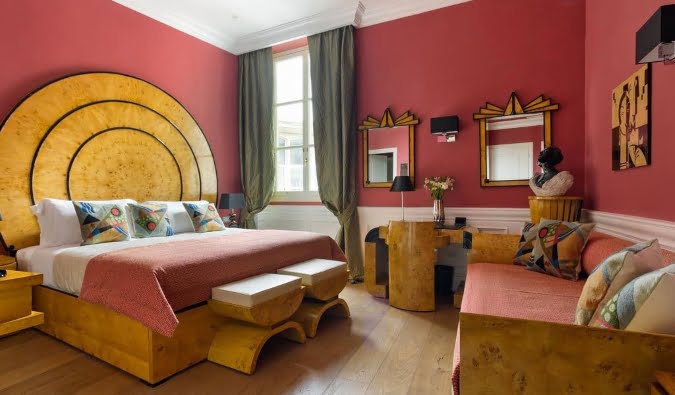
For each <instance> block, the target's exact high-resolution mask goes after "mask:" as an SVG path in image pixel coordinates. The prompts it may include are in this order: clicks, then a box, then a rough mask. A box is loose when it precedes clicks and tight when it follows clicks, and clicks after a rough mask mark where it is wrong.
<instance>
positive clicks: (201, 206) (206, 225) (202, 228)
mask: <svg viewBox="0 0 675 395" xmlns="http://www.w3.org/2000/svg"><path fill="white" fill-rule="evenodd" d="M183 205H184V206H185V210H186V211H187V212H188V215H189V216H190V218H191V219H192V225H194V227H195V232H197V233H204V232H214V231H217V230H225V224H223V220H222V219H221V218H220V215H219V214H218V210H217V209H216V206H214V205H213V203H183Z"/></svg>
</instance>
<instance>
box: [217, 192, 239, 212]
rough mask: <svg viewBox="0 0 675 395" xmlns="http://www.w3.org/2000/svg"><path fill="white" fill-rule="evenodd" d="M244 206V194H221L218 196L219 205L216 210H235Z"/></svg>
mask: <svg viewBox="0 0 675 395" xmlns="http://www.w3.org/2000/svg"><path fill="white" fill-rule="evenodd" d="M245 206H246V204H245V203H244V194H243V193H221V194H220V204H219V205H218V208H220V209H224V208H229V209H235V208H244V207H245Z"/></svg>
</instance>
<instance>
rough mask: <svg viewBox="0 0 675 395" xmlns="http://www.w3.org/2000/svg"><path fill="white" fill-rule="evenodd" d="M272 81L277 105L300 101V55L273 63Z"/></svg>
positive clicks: (301, 81) (301, 83)
mask: <svg viewBox="0 0 675 395" xmlns="http://www.w3.org/2000/svg"><path fill="white" fill-rule="evenodd" d="M274 70H275V75H274V81H275V83H276V87H277V103H285V102H289V101H293V100H301V99H302V89H303V87H304V84H303V80H302V55H298V56H294V57H292V58H285V59H282V60H278V61H276V62H275V63H274Z"/></svg>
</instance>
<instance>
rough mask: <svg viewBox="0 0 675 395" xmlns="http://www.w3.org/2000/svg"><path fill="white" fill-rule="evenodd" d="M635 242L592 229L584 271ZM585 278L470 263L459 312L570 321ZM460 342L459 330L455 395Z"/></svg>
mask: <svg viewBox="0 0 675 395" xmlns="http://www.w3.org/2000/svg"><path fill="white" fill-rule="evenodd" d="M633 244H635V243H634V242H630V241H626V240H622V239H619V238H616V237H612V236H608V235H605V234H602V233H598V232H594V233H593V234H591V237H590V238H589V240H588V243H587V244H586V248H585V249H584V251H583V254H582V267H583V269H584V272H586V273H589V272H591V271H592V270H593V269H594V268H595V267H596V266H597V265H599V264H600V263H602V262H603V261H604V260H605V259H606V258H607V257H608V256H610V255H611V254H613V253H615V252H617V251H619V250H621V249H623V248H625V247H628V246H631V245H633ZM514 253H515V251H514ZM670 263H675V252H670V251H665V250H664V254H663V264H664V266H665V265H667V264H670ZM584 282H585V281H584V280H579V281H568V280H563V279H560V278H556V277H552V276H548V275H545V274H541V273H536V272H531V271H528V270H526V269H525V268H524V267H522V266H516V265H508V264H494V263H472V264H469V265H468V268H467V277H466V286H465V288H464V296H463V299H462V308H461V312H463V313H475V314H484V315H492V316H499V317H509V318H522V319H529V320H537V321H548V322H557V323H564V324H570V323H573V322H574V316H575V311H576V306H577V301H578V299H579V296H580V295H581V291H582V289H583V287H584ZM459 340H460V337H459V328H458V330H457V338H456V341H455V352H454V367H453V375H452V382H453V389H454V391H455V394H459V368H460V367H459V359H460V346H459V343H460V342H459Z"/></svg>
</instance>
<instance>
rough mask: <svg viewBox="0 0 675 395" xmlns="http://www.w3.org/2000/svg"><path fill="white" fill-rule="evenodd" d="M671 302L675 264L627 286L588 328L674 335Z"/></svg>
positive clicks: (646, 275) (644, 275)
mask: <svg viewBox="0 0 675 395" xmlns="http://www.w3.org/2000/svg"><path fill="white" fill-rule="evenodd" d="M673 300H675V264H672V265H670V266H668V267H665V268H663V269H659V270H656V271H653V272H650V273H647V274H643V275H642V276H640V277H638V278H636V279H634V280H633V281H631V282H629V283H628V284H626V286H624V287H623V288H622V289H621V290H620V291H619V292H617V293H616V295H614V296H613V297H612V298H611V299H610V300H609V303H607V305H606V306H605V307H604V308H603V309H602V311H601V312H600V314H597V315H596V316H595V317H593V319H592V320H591V322H590V324H589V326H595V327H601V328H614V329H626V330H629V331H636V332H650V333H663V334H668V335H675V314H673Z"/></svg>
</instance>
